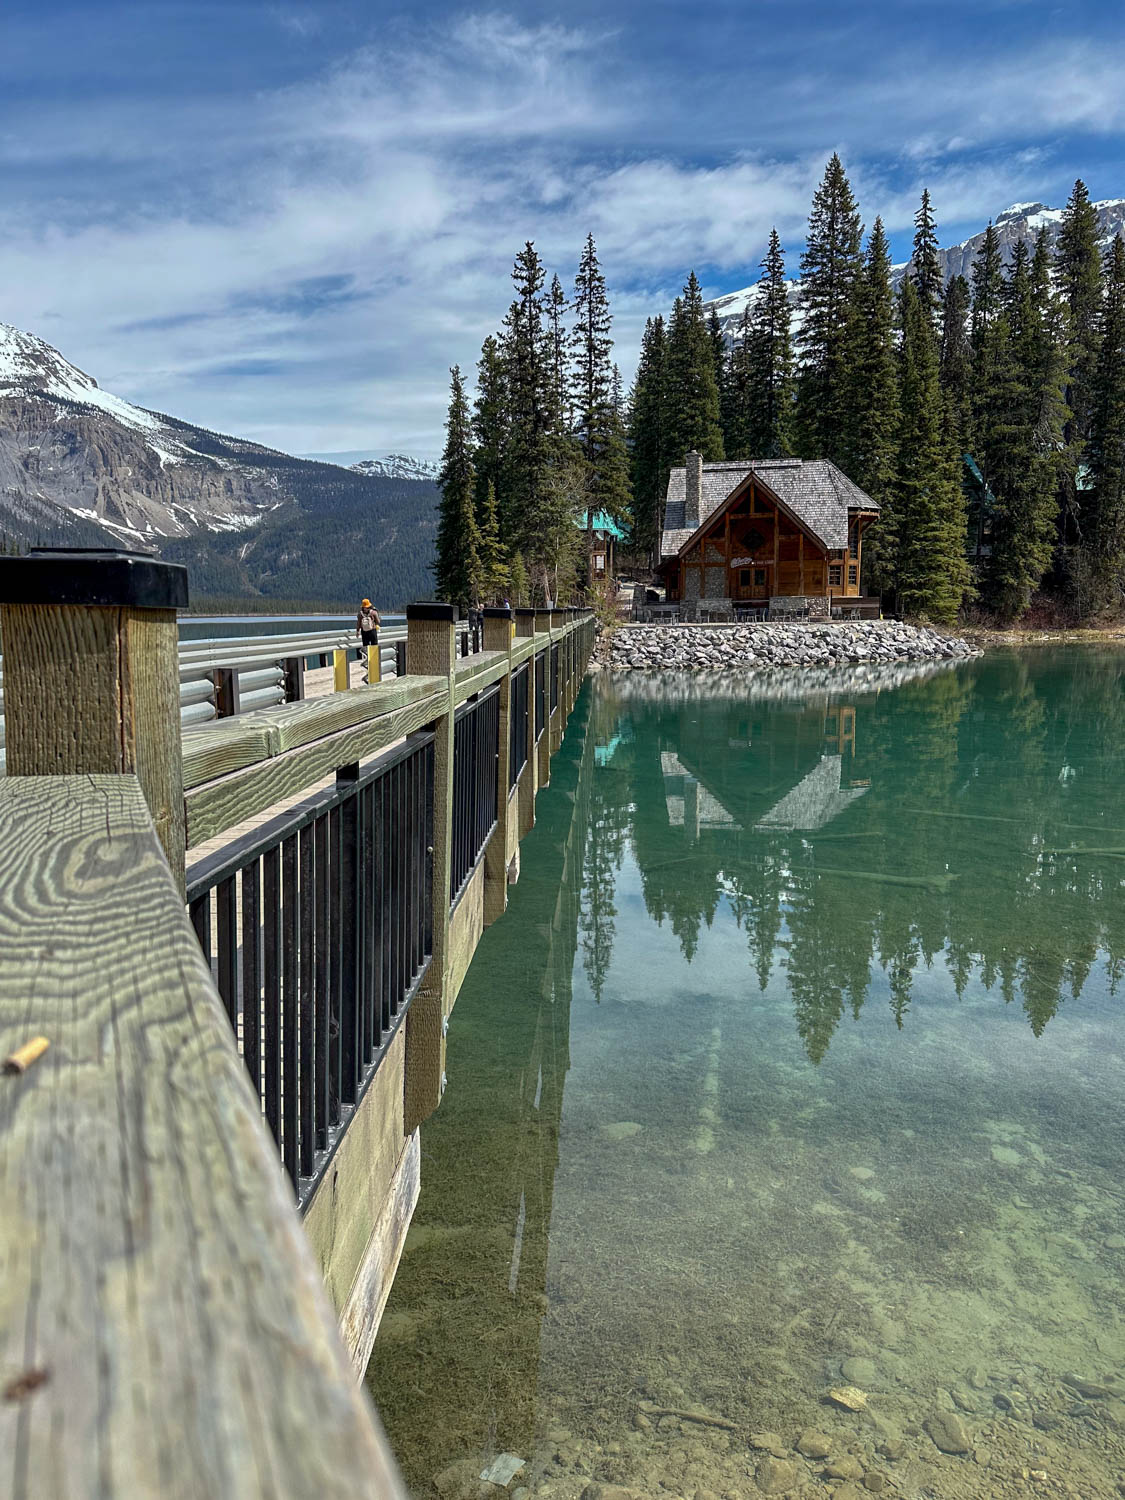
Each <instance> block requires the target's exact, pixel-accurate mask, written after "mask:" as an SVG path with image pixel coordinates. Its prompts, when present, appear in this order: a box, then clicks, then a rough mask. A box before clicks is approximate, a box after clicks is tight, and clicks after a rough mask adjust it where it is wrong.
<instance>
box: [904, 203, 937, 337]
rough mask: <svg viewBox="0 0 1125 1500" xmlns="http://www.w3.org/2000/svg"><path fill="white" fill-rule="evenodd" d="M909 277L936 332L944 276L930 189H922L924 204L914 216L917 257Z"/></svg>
mask: <svg viewBox="0 0 1125 1500" xmlns="http://www.w3.org/2000/svg"><path fill="white" fill-rule="evenodd" d="M907 274H908V275H909V276H910V279H911V280H912V281H913V283H914V285H915V286H916V287H917V288H918V300H919V302H921V304H922V308H923V311H924V312H925V313H926V315H927V316H928V317H929V319H930V323H931V324H932V325H933V327H934V328H935V329H936V328H937V326H938V313H939V311H940V308H941V301H942V274H941V261H940V260H939V259H938V241H937V234H936V232H935V230H934V215H933V209H932V208H931V207H930V194H929V190H928V189H927V188H923V189H922V204H921V207H920V208H919V209H918V212H917V213H916V214H915V215H914V254H913V255H912V257H911V260H910V270H909V272H908V273H907Z"/></svg>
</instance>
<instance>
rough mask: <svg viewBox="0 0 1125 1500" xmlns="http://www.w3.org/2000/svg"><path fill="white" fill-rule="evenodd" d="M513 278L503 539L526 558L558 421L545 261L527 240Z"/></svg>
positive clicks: (531, 556) (507, 337)
mask: <svg viewBox="0 0 1125 1500" xmlns="http://www.w3.org/2000/svg"><path fill="white" fill-rule="evenodd" d="M512 280H513V282H514V283H515V287H516V300H515V301H514V302H513V303H512V306H511V308H510V309H509V312H508V316H507V318H506V319H505V323H504V352H505V357H506V363H507V367H508V373H507V384H508V421H509V441H508V455H507V463H506V465H505V469H506V476H505V485H504V490H505V498H506V502H507V503H506V506H505V510H506V512H507V514H506V515H505V516H504V518H503V519H504V522H505V530H504V540H505V541H506V542H507V543H508V545H509V546H512V547H514V548H516V549H519V550H522V552H523V554H524V559H525V561H527V560H535V559H536V558H537V555H538V554H537V547H538V544H539V542H540V540H541V538H542V534H543V533H542V525H541V522H542V517H543V512H544V509H545V507H546V505H547V500H546V486H547V482H548V471H549V468H550V465H551V461H552V456H553V441H552V439H553V435H554V432H555V426H556V422H555V413H554V409H553V406H552V401H551V374H550V369H551V346H550V339H549V337H548V336H547V330H546V327H545V321H544V311H543V281H544V271H543V263H542V261H541V260H540V259H539V255H538V252H537V251H536V249H535V246H534V244H532V242H531V241H530V240H528V241H527V243H526V244H525V245H524V248H523V249H522V250H521V251H520V253H519V254H518V255H517V257H516V263H515V267H514V269H513V271H512Z"/></svg>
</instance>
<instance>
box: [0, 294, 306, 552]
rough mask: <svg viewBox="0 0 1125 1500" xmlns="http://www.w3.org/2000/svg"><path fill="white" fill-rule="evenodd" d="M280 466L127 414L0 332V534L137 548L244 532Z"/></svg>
mask: <svg viewBox="0 0 1125 1500" xmlns="http://www.w3.org/2000/svg"><path fill="white" fill-rule="evenodd" d="M282 458H283V455H280V454H276V453H274V452H273V450H271V449H269V448H263V447H260V446H259V445H258V444H257V443H247V442H242V441H240V440H239V439H237V438H227V437H221V436H220V435H218V434H216V433H212V432H207V431H205V430H204V429H202V428H199V427H192V426H190V425H189V424H188V423H186V422H179V421H177V420H176V419H175V418H174V417H167V416H161V415H159V414H158V413H156V412H151V411H146V410H145V409H144V408H143V407H139V406H134V405H133V404H132V402H129V401H124V400H122V399H121V398H120V397H119V396H114V395H112V394H111V393H110V392H108V391H104V390H102V388H101V387H100V386H99V385H98V383H97V381H96V380H94V379H93V377H92V376H90V375H87V374H86V373H85V372H84V371H82V370H80V369H78V368H77V366H75V365H72V364H71V363H70V361H69V360H67V359H65V358H64V357H63V355H61V354H60V353H59V351H58V350H57V349H55V348H53V347H52V346H51V345H50V344H48V343H46V342H45V341H44V340H43V339H41V338H38V337H36V335H35V334H32V333H24V332H22V331H21V330H20V329H18V328H12V327H11V326H10V325H8V324H6V323H0V524H2V525H3V528H4V529H6V530H9V531H11V532H14V533H15V534H16V535H32V534H42V533H43V532H44V531H45V530H46V531H48V532H51V533H52V534H53V533H54V532H57V531H59V530H60V529H61V530H63V531H66V530H67V529H68V528H73V527H74V526H75V525H79V526H81V527H82V528H84V530H83V536H84V538H85V539H86V540H89V539H90V530H89V528H90V527H94V528H96V531H97V533H101V538H100V539H102V540H106V541H108V540H110V539H112V540H113V541H114V543H115V544H117V545H137V544H139V543H143V542H145V541H146V540H147V541H149V542H151V543H156V542H157V541H158V540H159V538H161V537H172V536H183V535H186V534H188V533H190V532H193V531H195V530H196V529H197V528H199V527H205V528H207V529H210V530H228V531H231V530H241V529H244V528H245V527H247V526H251V525H253V524H254V523H255V521H256V520H257V519H258V518H259V517H260V516H261V515H262V514H264V513H265V512H266V511H268V510H269V509H271V508H272V507H273V506H276V505H277V504H278V503H279V500H280V499H281V498H282V494H281V492H280V490H279V480H278V474H277V472H276V465H277V461H278V460H279V459H282ZM76 540H77V537H76Z"/></svg>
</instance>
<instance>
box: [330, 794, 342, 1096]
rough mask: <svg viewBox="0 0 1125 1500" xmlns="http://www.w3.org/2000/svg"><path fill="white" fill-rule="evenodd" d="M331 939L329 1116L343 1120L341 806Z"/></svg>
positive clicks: (335, 835) (333, 835) (333, 852)
mask: <svg viewBox="0 0 1125 1500" xmlns="http://www.w3.org/2000/svg"><path fill="white" fill-rule="evenodd" d="M328 844H329V850H328V890H329V895H328V942H329V952H330V954H331V962H330V972H329V981H328V994H329V1005H328V1008H329V1016H328V1118H329V1123H330V1124H332V1125H338V1124H339V1123H340V1097H341V1095H340V1011H341V993H342V991H341V965H342V954H341V951H340V920H341V903H342V900H343V897H342V895H341V891H340V809H339V807H334V808H333V809H332V811H331V812H330V813H329V814H328Z"/></svg>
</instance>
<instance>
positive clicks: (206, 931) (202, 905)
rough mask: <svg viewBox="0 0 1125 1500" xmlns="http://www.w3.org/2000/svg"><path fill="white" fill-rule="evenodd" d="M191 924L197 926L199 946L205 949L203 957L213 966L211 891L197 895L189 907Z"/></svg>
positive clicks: (196, 932) (196, 933)
mask: <svg viewBox="0 0 1125 1500" xmlns="http://www.w3.org/2000/svg"><path fill="white" fill-rule="evenodd" d="M189 915H190V916H191V925H192V926H193V927H194V928H195V935H196V937H197V938H198V939H199V946H200V948H201V949H202V950H203V957H204V958H205V959H206V960H207V967H208V968H210V967H211V892H210V891H204V893H203V895H202V896H197V897H196V898H195V900H194V901H193V902H192V903H191V906H190V908H189Z"/></svg>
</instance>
